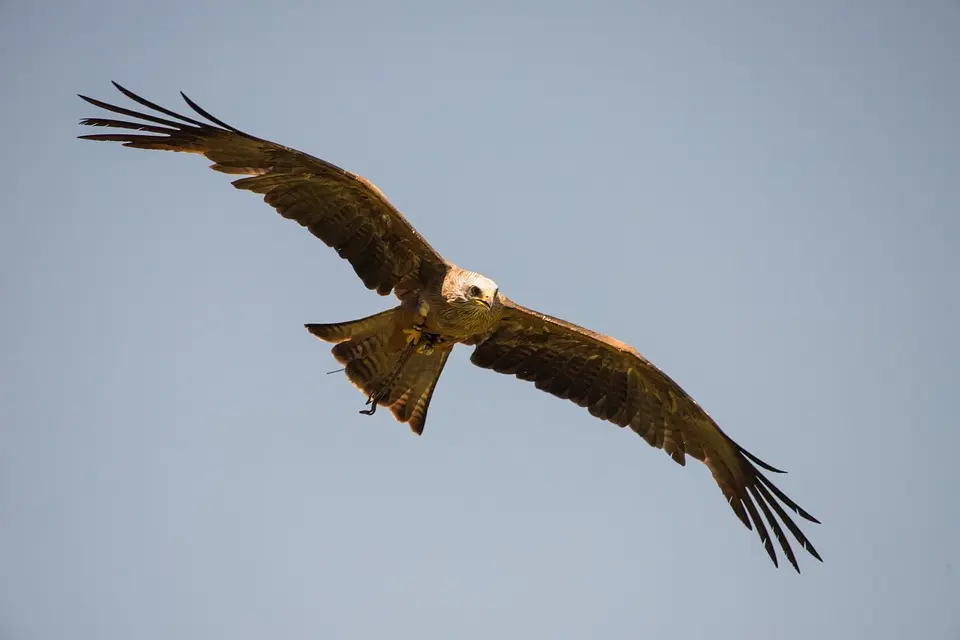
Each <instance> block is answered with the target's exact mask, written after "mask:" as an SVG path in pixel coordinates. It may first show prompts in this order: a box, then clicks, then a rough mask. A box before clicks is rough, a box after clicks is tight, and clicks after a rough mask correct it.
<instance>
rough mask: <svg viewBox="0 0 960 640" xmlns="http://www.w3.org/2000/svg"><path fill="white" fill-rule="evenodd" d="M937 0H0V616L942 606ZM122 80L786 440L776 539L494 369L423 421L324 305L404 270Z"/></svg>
mask: <svg viewBox="0 0 960 640" xmlns="http://www.w3.org/2000/svg"><path fill="white" fill-rule="evenodd" d="M958 33H960V4H958V3H956V2H951V1H949V0H928V1H921V2H902V1H893V0H871V1H870V2H867V1H866V0H861V1H853V0H850V1H835V0H829V1H828V0H814V1H810V2H802V3H801V2H790V3H787V2H762V1H760V0H753V1H750V0H740V1H739V2H733V3H717V2H707V1H706V0H704V1H701V2H692V1H688V2H683V1H674V0H671V1H669V2H668V1H666V0H664V1H659V2H644V3H639V2H638V3H620V4H615V3H589V4H588V3H576V4H573V3H563V2H550V3H547V2H540V3H532V2H527V3H515V2H486V3H471V4H470V5H467V4H466V3H451V2H439V1H438V2H429V3H428V2H421V3H370V2H367V3H364V2H351V3H347V2H342V3H330V2H282V1H280V2H273V3H258V4H253V3H251V4H249V5H244V4H242V3H236V2H219V1H217V2H204V3H196V4H194V3H191V2H186V1H185V0H171V1H169V2H165V3H163V4H157V3H146V2H127V1H124V2H120V1H104V0H91V1H89V2H83V3H68V2H63V1H62V0H61V2H54V3H38V2H27V1H26V0H6V2H3V3H2V4H0V79H2V87H3V96H4V97H3V100H2V101H0V123H2V124H0V128H2V132H3V146H4V153H3V154H0V170H2V174H3V175H4V176H5V178H6V180H5V184H4V190H5V197H4V200H3V206H2V211H3V215H2V232H0V279H2V280H0V286H2V299H3V307H2V309H3V313H2V314H0V327H2V332H0V336H2V337H0V354H2V355H3V358H2V366H0V376H2V380H0V381H2V384H0V438H2V440H0V442H2V446H0V523H2V524H0V567H2V569H0V638H4V639H7V638H10V639H11V640H47V639H49V640H54V639H57V640H59V639H62V638H75V639H91V640H92V639H95V638H96V639H100V640H121V639H123V640H129V639H130V638H136V639H137V640H154V639H156V640H161V639H163V640H169V639H170V638H177V639H178V640H188V639H194V638H196V639H203V640H210V639H211V638H230V639H231V640H244V639H247V638H250V639H253V638H292V639H297V638H303V639H306V638H311V639H313V638H377V637H391V638H417V639H418V640H422V639H426V638H490V637H550V638H585V637H605V638H613V637H650V638H702V637H705V636H707V635H708V634H709V635H710V637H713V638H716V639H717V640H720V639H725V638H731V639H732V638H757V637H778V638H783V639H789V638H804V639H809V638H823V639H827V638H843V639H849V638H873V639H876V640H883V639H897V640H900V639H902V638H906V637H918V638H930V639H934V638H958V637H960V613H958V610H957V602H960V556H958V551H957V541H958V540H960V500H958V499H957V495H956V493H957V489H958V488H960V473H958V470H957V466H956V463H955V456H956V452H957V451H958V450H960V435H958V428H957V427H958V425H957V414H956V411H955V410H954V407H953V405H954V402H955V398H956V385H957V382H958V377H960V376H958V365H957V361H958V358H960V342H958V339H957V336H956V327H957V326H958V324H960V317H958V316H960V313H958V303H957V291H958V285H957V276H958V273H960V251H958V248H957V247H958V242H960V220H958V212H960V187H958V184H960V182H958V178H960V127H958V123H957V118H958V114H960V74H958V73H957V69H958V68H960V35H958ZM111 79H113V80H117V81H120V82H121V83H123V84H126V85H127V86H129V87H130V88H131V89H133V90H135V91H138V92H141V93H142V94H144V95H145V96H146V97H148V98H150V99H153V100H155V101H158V102H160V103H161V104H164V105H166V106H169V107H173V108H176V109H180V108H181V104H182V103H180V102H179V96H178V95H177V93H176V92H177V91H178V90H181V89H182V90H184V91H186V92H187V93H188V94H189V95H190V96H191V97H193V98H194V99H196V100H197V101H198V102H199V103H200V104H201V105H203V106H205V107H207V108H208V109H209V110H210V111H212V112H213V113H214V114H215V115H217V116H219V117H221V118H223V119H225V120H226V121H227V122H230V123H231V124H233V125H234V126H237V127H239V128H241V129H244V130H247V131H250V132H251V133H254V134H256V135H259V136H262V137H266V138H269V139H272V140H276V141H278V142H282V143H285V144H288V145H292V146H294V147H297V148H300V149H302V150H305V151H308V152H310V153H313V154H315V155H318V156H321V157H323V158H326V159H329V160H330V161H332V162H335V163H337V164H339V165H341V166H343V167H345V168H348V169H350V170H353V171H355V172H358V173H360V174H362V175H365V176H367V177H369V178H370V179H372V180H373V181H374V182H375V183H376V184H377V185H378V186H379V187H380V188H381V189H382V190H383V191H384V192H385V193H386V194H387V195H388V197H389V198H390V199H391V200H392V201H393V202H394V203H395V204H396V205H397V206H398V207H399V208H400V209H401V210H402V211H404V212H405V213H406V214H407V216H408V217H409V219H410V220H411V221H412V222H413V224H414V225H416V226H417V228H418V229H419V230H420V231H421V232H422V233H423V234H424V235H425V236H426V237H427V238H428V239H429V240H430V242H431V243H432V244H433V245H434V246H435V247H437V248H438V249H439V250H440V251H441V252H442V253H444V254H445V255H446V256H447V257H449V258H450V259H451V260H453V261H455V262H457V263H458V264H460V265H462V266H464V267H467V268H471V269H475V270H478V271H481V272H483V273H485V274H487V275H489V276H491V277H492V278H494V279H495V280H497V281H498V283H499V284H500V286H501V287H502V289H503V291H504V292H505V293H506V294H507V295H509V296H510V297H512V298H514V299H515V300H517V301H519V302H521V303H523V304H525V305H527V306H531V307H534V308H536V309H539V310H542V311H545V312H548V313H551V314H553V315H557V316H560V317H563V318H567V319H569V320H571V321H574V322H577V323H579V324H583V325H585V326H588V327H591V328H594V329H596V330H599V331H603V332H606V333H610V334H612V335H614V336H616V337H618V338H620V339H622V340H624V341H626V342H628V343H631V344H633V345H635V346H636V347H637V348H638V349H639V350H640V351H641V352H642V353H644V354H645V355H647V356H648V357H650V358H651V359H652V360H653V361H654V362H656V363H657V364H658V365H660V366H661V367H662V368H663V369H665V370H666V371H667V372H668V373H670V374H671V375H672V376H673V377H674V378H675V379H677V380H678V381H679V382H680V383H681V384H682V385H683V386H684V387H685V388H686V389H687V390H688V391H689V392H690V393H692V394H693V395H694V397H695V398H697V400H698V401H699V402H700V403H701V404H702V405H703V406H704V407H705V408H706V409H707V410H708V411H709V412H711V414H712V415H713V416H714V417H715V418H716V419H717V420H718V422H719V423H720V424H721V426H723V428H724V429H725V430H726V431H727V432H728V433H729V434H731V436H732V437H734V438H735V439H736V440H738V441H739V442H740V443H742V444H743V445H744V446H746V447H747V448H749V449H750V450H751V451H753V452H754V453H756V454H757V455H759V456H761V457H762V458H764V459H765V460H767V461H769V462H771V463H772V464H774V465H777V466H779V467H782V468H785V469H787V470H788V471H790V474H789V475H787V476H785V477H783V478H781V482H780V483H779V484H780V486H781V487H782V488H783V489H784V490H785V491H786V492H787V493H788V494H789V495H790V496H792V497H793V498H795V499H796V500H797V501H798V502H799V503H800V504H801V505H802V506H804V507H805V508H807V509H809V510H810V511H811V512H812V513H813V514H814V515H816V516H818V517H819V518H820V519H821V520H822V521H823V525H821V526H816V525H811V526H807V527H806V528H805V529H806V531H807V533H808V534H809V535H810V537H811V539H812V540H813V542H814V543H815V544H816V546H817V548H818V549H819V550H820V552H821V553H822V555H823V557H824V559H825V563H824V564H823V565H820V564H819V563H816V562H815V561H813V560H812V558H808V557H805V556H804V557H801V558H800V560H801V563H802V569H803V571H804V573H803V575H801V576H797V575H796V574H794V573H793V572H792V570H789V569H786V570H785V569H781V570H779V571H777V570H775V569H774V568H773V566H772V565H771V564H770V563H769V561H768V560H767V558H766V556H765V554H764V551H763V549H762V547H761V545H760V543H759V541H758V540H757V539H756V537H755V536H754V534H753V533H751V532H748V531H747V530H745V529H744V528H743V527H742V525H741V524H740V523H739V522H738V521H737V519H736V518H735V517H734V515H733V513H732V512H731V511H730V509H729V507H728V506H727V505H726V504H725V503H724V500H723V497H722V495H721V493H720V491H719V490H718V489H717V487H716V485H715V484H714V483H713V480H712V478H711V477H710V474H709V472H708V471H707V470H706V468H705V467H703V466H702V465H700V464H698V463H694V462H691V463H689V464H688V466H687V467H686V468H680V467H678V466H676V465H675V464H674V463H673V462H671V461H670V460H669V458H668V457H667V456H666V455H664V454H663V453H662V452H659V451H656V450H653V449H651V448H650V447H648V446H647V445H646V444H645V443H644V441H643V440H641V439H640V438H637V437H636V436H635V435H633V434H631V433H629V432H622V431H621V430H619V429H617V428H616V427H614V426H612V425H610V424H607V423H603V422H599V421H597V420H595V419H593V418H592V417H591V416H590V415H589V414H588V413H587V412H586V411H584V410H582V409H579V408H577V407H575V406H573V405H572V404H569V403H566V402H561V401H559V400H557V399H555V398H553V397H551V396H549V395H546V394H543V393H540V392H537V391H535V390H534V389H533V388H532V386H531V385H528V384H524V383H521V382H518V381H516V380H514V379H512V378H507V377H505V376H499V375H497V374H494V373H492V372H489V371H484V370H480V369H477V368H475V367H473V366H472V365H470V364H469V362H468V357H469V350H468V349H465V348H463V349H460V350H458V351H457V352H456V353H455V354H454V356H453V358H452V360H451V362H450V364H449V365H448V366H447V369H446V371H445V373H444V376H443V378H442V380H441V382H440V384H439V387H438V391H437V394H436V396H435V398H434V401H433V404H432V407H431V412H430V418H429V420H428V423H427V428H426V432H425V434H424V436H423V437H422V438H416V437H414V436H412V435H411V434H410V433H409V432H408V430H407V428H406V427H405V426H402V425H398V424H396V423H394V422H393V421H392V420H391V419H390V418H389V416H388V415H387V414H378V415H377V416H375V417H374V418H372V419H371V418H366V417H363V416H359V415H358V414H357V411H358V410H359V409H360V408H362V404H363V397H362V396H361V395H360V394H359V393H357V392H356V391H354V390H353V388H352V387H350V386H349V384H348V383H347V382H346V380H345V379H344V378H343V377H342V375H336V376H327V375H325V372H326V371H328V370H330V369H333V368H334V367H335V366H336V365H335V363H334V362H333V360H332V358H331V357H330V355H329V352H328V347H327V346H326V345H324V344H322V343H319V342H318V341H316V340H314V339H313V338H312V337H311V336H310V335H309V334H307V333H306V331H304V330H303V328H302V324H303V323H304V322H326V321H338V320H346V319H351V318H356V317H360V316H363V315H366V314H369V313H373V312H376V311H378V310H380V309H383V308H386V307H387V306H388V305H392V304H393V299H392V298H389V299H382V298H379V297H378V296H376V295H375V294H374V293H372V292H368V291H367V290H365V289H364V288H363V286H362V285H361V284H360V282H359V280H358V279H356V277H355V276H354V274H353V272H352V270H351V269H350V267H349V265H347V264H346V263H344V262H342V261H340V260H338V259H337V257H336V256H335V254H334V253H333V252H332V251H331V250H330V249H328V248H326V247H325V246H324V245H323V244H322V243H321V242H319V241H318V240H316V239H314V238H313V237H312V236H310V234H308V233H307V232H305V231H303V230H301V229H300V228H299V227H298V226H297V225H295V224H294V223H291V222H287V221H284V220H283V219H281V218H280V217H279V216H277V215H276V214H275V213H274V212H273V211H272V210H271V209H270V208H269V207H267V206H266V205H265V204H263V202H262V201H260V199H259V198H257V197H255V196H252V195H250V194H247V193H241V192H239V191H236V190H234V189H232V188H231V187H230V185H229V182H228V178H227V177H226V176H222V175H218V174H216V173H213V172H211V171H208V170H207V169H206V168H205V167H206V165H207V164H208V163H207V162H206V161H205V160H204V159H203V158H198V157H193V156H186V155H174V154H165V153H153V152H150V153H148V152H142V151H132V150H128V149H123V148H121V147H119V146H113V145H106V144H99V145H96V144H93V143H88V142H81V141H78V140H76V139H75V136H76V135H78V134H80V133H82V129H81V127H79V126H78V125H77V120H78V119H79V118H81V117H84V116H92V115H96V110H95V109H93V108H92V107H90V106H88V105H86V104H84V103H82V102H81V101H80V100H79V99H77V98H76V97H75V95H74V94H76V93H84V94H88V95H92V96H94V97H99V98H102V99H107V100H111V101H112V100H122V99H123V98H122V96H120V95H119V94H117V93H116V92H115V91H114V90H113V88H112V87H111V86H110V84H109V80H111Z"/></svg>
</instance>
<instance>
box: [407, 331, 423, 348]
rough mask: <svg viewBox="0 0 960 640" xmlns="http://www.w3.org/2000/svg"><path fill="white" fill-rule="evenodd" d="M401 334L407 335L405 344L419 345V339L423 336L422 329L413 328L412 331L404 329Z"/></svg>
mask: <svg viewBox="0 0 960 640" xmlns="http://www.w3.org/2000/svg"><path fill="white" fill-rule="evenodd" d="M403 332H404V333H405V334H407V344H408V345H411V344H420V338H421V337H422V336H423V329H421V328H420V327H414V328H413V329H404V330H403Z"/></svg>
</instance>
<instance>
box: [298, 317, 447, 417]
mask: <svg viewBox="0 0 960 640" xmlns="http://www.w3.org/2000/svg"><path fill="white" fill-rule="evenodd" d="M305 326H306V328H307V330H308V331H310V333H312V334H313V335H314V336H316V337H317V338H319V339H321V340H324V341H326V342H334V343H336V344H335V345H334V346H333V348H332V349H331V352H332V354H333V357H334V358H335V359H336V360H337V362H339V363H340V364H342V365H344V372H345V374H346V376H347V379H348V380H349V381H350V382H351V384H353V385H354V386H355V387H356V388H357V389H359V390H360V391H362V392H363V394H364V395H366V396H367V397H370V396H372V395H373V394H375V393H377V392H378V391H380V389H381V387H382V386H383V385H384V384H385V383H386V382H387V381H388V378H389V377H390V375H391V373H392V372H393V368H394V366H395V365H396V363H397V360H398V359H399V358H400V356H401V354H402V352H403V349H404V347H405V344H406V342H405V341H404V339H403V332H402V330H403V329H404V328H407V327H406V326H405V325H404V314H403V312H402V311H401V309H400V308H394V309H389V310H387V311H384V312H382V313H378V314H375V315H372V316H368V317H366V318H361V319H359V320H352V321H348V322H338V323H332V324H307V325H305ZM450 350H451V346H450V345H440V346H438V347H437V348H435V350H434V351H433V352H432V353H430V354H421V353H415V354H414V355H413V356H412V357H411V358H410V360H409V361H408V362H407V364H406V366H405V367H404V369H403V371H402V372H401V373H400V375H398V376H397V378H396V379H395V380H394V381H393V383H392V384H391V385H390V389H389V390H388V391H387V393H386V394H385V395H384V397H383V398H382V399H381V400H380V401H379V402H378V403H377V404H378V405H379V406H385V407H389V409H390V412H391V413H392V414H393V416H394V418H395V419H396V420H397V421H398V422H401V423H406V424H408V425H409V426H410V429H411V430H412V431H413V432H414V433H416V434H417V435H420V434H421V433H423V427H424V425H425V423H426V418H427V409H428V408H429V405H430V400H431V398H432V397H433V391H434V389H435V388H436V385H437V380H438V379H439V377H440V374H441V372H442V371H443V367H444V365H445V364H446V362H447V357H448V356H449V355H450Z"/></svg>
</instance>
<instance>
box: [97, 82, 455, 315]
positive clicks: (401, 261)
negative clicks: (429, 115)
mask: <svg viewBox="0 0 960 640" xmlns="http://www.w3.org/2000/svg"><path fill="white" fill-rule="evenodd" d="M113 84H114V86H115V87H116V88H117V90H119V91H120V92H121V93H122V94H123V95H125V96H126V97H127V98H129V99H131V100H133V101H134V102H136V103H138V104H139V105H141V106H143V107H146V108H147V109H150V110H152V111H155V112H157V113H160V114H163V115H164V116H167V117H159V116H157V115H153V114H150V113H141V112H138V111H134V110H132V109H127V108H124V107H119V106H116V105H112V104H109V103H106V102H102V101H100V100H95V99H93V98H88V97H86V96H80V97H81V98H83V99H84V100H86V101H87V102H89V103H90V104H92V105H94V106H96V107H100V108H101V109H104V110H106V111H109V112H111V113H116V114H120V115H123V116H127V117H130V118H133V119H135V120H133V121H126V120H117V119H113V118H85V119H83V120H81V121H80V122H81V124H84V125H89V126H94V127H110V128H113V129H122V130H128V131H137V132H139V133H103V134H90V135H83V136H80V138H83V139H86V140H98V141H110V142H121V143H123V145H124V146H126V147H133V148H137V149H159V150H165V151H183V152H187V153H199V154H202V155H204V156H206V157H207V158H208V159H210V160H212V161H213V162H214V164H213V165H211V168H212V169H214V170H216V171H220V172H222V173H227V174H232V175H247V176H250V177H245V178H239V179H237V180H234V181H233V186H234V187H236V188H238V189H243V190H246V191H252V192H254V193H258V194H261V195H262V196H263V198H264V200H265V201H266V202H267V204H269V205H271V206H272V207H273V208H274V209H276V210H277V212H278V213H280V215H282V216H283V217H285V218H289V219H291V220H294V221H296V222H298V223H299V224H300V225H302V226H304V227H306V228H307V229H309V230H310V232H312V233H313V234H314V235H315V236H317V237H318V238H320V240H322V241H323V242H324V243H326V244H327V245H328V246H330V247H332V248H333V249H335V250H336V251H337V253H338V254H339V255H340V257H341V258H344V259H345V260H347V261H348V262H349V263H350V264H351V265H352V266H353V269H354V271H355V272H356V273H357V275H358V276H359V277H360V279H361V281H362V282H363V284H364V286H366V287H367V288H368V289H374V290H376V291H377V293H379V294H380V295H388V294H389V293H390V292H392V291H393V292H395V293H396V294H397V296H398V297H401V298H402V297H403V295H402V292H400V291H397V290H396V289H397V285H398V284H399V283H401V282H403V283H404V284H405V286H406V290H405V291H413V290H416V289H417V288H419V285H420V284H422V283H423V282H424V281H426V280H428V279H434V278H438V277H442V276H443V274H444V273H446V270H447V268H448V264H447V262H446V261H445V260H444V259H443V257H442V256H441V255H440V254H439V253H437V251H436V250H434V249H433V247H431V246H430V245H429V244H428V243H427V241H426V240H424V239H423V237H422V236H420V234H419V233H417V231H416V229H414V228H413V226H412V225H411V224H410V223H409V222H408V221H407V220H406V218H404V217H403V215H402V214H401V213H400V212H399V211H398V210H397V209H396V207H394V206H393V205H392V204H391V203H390V201H388V200H387V198H386V197H385V196H384V195H383V193H381V192H380V190H379V189H377V187H376V186H374V185H373V183H371V182H369V181H368V180H366V179H364V178H362V177H361V176H358V175H356V174H353V173H350V172H349V171H346V170H344V169H341V168H340V167H338V166H336V165H334V164H331V163H329V162H327V161H325V160H321V159H319V158H316V157H314V156H311V155H308V154H306V153H303V152H301V151H297V150H296V149H291V148H289V147H285V146H282V145H279V144H276V143H274V142H270V141H268V140H262V139H260V138H256V137H254V136H251V135H249V134H247V133H244V132H243V131H240V130H239V129H236V128H234V127H232V126H230V125H228V124H226V123H225V122H223V121H222V120H220V119H218V118H216V117H214V116H212V115H211V114H210V113H209V112H207V111H206V110H204V109H203V108H201V107H200V106H199V105H197V104H196V103H195V102H194V101H193V100H191V99H190V98H188V97H187V96H186V95H183V94H181V95H182V96H183V99H184V100H185V101H186V103H187V104H188V105H189V106H190V108H191V109H193V110H194V111H195V112H197V113H198V114H199V115H201V116H202V117H203V118H205V119H206V120H208V121H209V122H203V121H200V120H197V119H194V118H190V117H187V116H185V115H182V114H179V113H176V112H174V111H171V110H170V109H167V108H165V107H161V106H160V105H158V104H155V103H153V102H151V101H149V100H147V99H145V98H142V97H140V96H138V95H137V94H135V93H133V92H132V91H130V90H129V89H125V88H124V87H121V86H120V85H119V84H117V83H113ZM169 118H172V119H169ZM210 123H213V124H210Z"/></svg>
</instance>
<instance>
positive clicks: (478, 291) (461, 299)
mask: <svg viewBox="0 0 960 640" xmlns="http://www.w3.org/2000/svg"><path fill="white" fill-rule="evenodd" d="M451 284H453V285H454V286H453V287H450V289H449V291H448V295H447V299H448V300H449V301H450V302H451V303H454V304H458V305H465V306H469V307H473V308H481V309H483V308H485V309H486V310H487V311H493V310H495V309H497V308H498V307H499V306H500V295H499V292H500V288H499V287H497V283H496V282H494V281H493V280H491V279H490V278H487V277H486V276H482V275H480V274H479V273H472V272H469V271H466V272H463V273H462V274H461V277H459V278H457V279H456V281H455V282H453V283H451Z"/></svg>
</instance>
